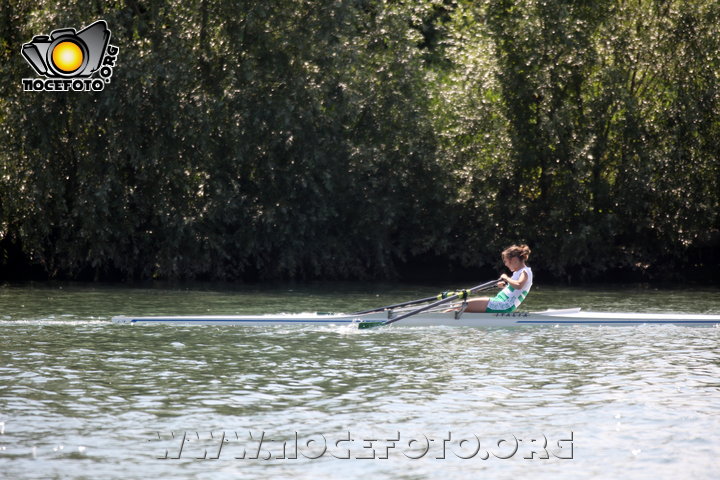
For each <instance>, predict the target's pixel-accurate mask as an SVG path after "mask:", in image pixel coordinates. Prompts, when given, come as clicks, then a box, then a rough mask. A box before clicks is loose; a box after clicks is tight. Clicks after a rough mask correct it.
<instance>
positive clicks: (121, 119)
mask: <svg viewBox="0 0 720 480" xmlns="http://www.w3.org/2000/svg"><path fill="white" fill-rule="evenodd" d="M0 9H1V10H0V59H1V61H0V125H1V126H0V146H1V147H2V148H0V279H2V278H18V277H25V278H28V277H34V278H46V277H51V278H78V279H98V280H99V279H103V280H108V279H110V280H118V279H148V278H165V279H193V278H196V279H225V280H236V279H244V280H254V279H279V278H318V277H322V278H367V277H371V278H387V277H392V276H394V275H396V274H397V272H398V271H399V270H400V271H404V268H405V267H408V266H414V267H415V269H416V270H417V269H422V268H423V267H426V268H428V269H430V268H431V266H430V265H432V268H437V267H438V265H441V266H443V268H445V267H446V266H447V268H451V267H454V268H459V267H461V266H463V267H466V268H482V267H492V268H495V267H497V266H498V253H499V251H500V250H501V249H502V248H503V247H505V246H507V244H510V243H515V242H526V243H528V244H530V245H531V247H533V251H534V255H533V258H532V261H531V263H532V264H533V266H534V267H535V268H536V269H537V270H538V271H540V272H542V273H543V274H545V275H546V278H547V277H550V276H552V277H555V278H558V279H573V280H592V279H603V278H610V277H612V278H614V279H617V278H618V277H622V276H625V275H629V276H630V277H632V278H644V279H667V278H690V277H692V276H694V275H698V274H701V275H703V276H704V277H705V278H711V279H715V280H716V279H717V274H716V273H715V271H716V269H717V267H718V266H719V265H718V264H719V263H720V262H719V257H720V255H719V253H718V252H719V250H720V222H719V219H718V211H719V206H720V201H719V196H720V194H719V191H720V161H719V160H718V159H719V158H720V115H719V114H720V92H719V89H720V86H719V85H720V82H719V81H720V4H718V3H717V2H713V1H705V0H693V1H682V2H680V1H650V0H637V1H633V2H629V1H608V0H599V1H562V0H559V1H553V2H547V1H541V0H516V1H509V0H482V1H469V0H457V1H454V0H444V1H443V0H422V1H413V2H404V1H380V0H352V1H351V0H341V1H335V0H313V1H309V0H263V1H259V0H237V1H235V0H234V1H226V0H217V1H210V0H192V1H186V2H180V1H171V0H164V1H163V0H148V1H143V2H140V1H135V0H118V1H108V2H89V3H88V2H78V1H70V2H67V3H66V4H65V5H64V6H63V7H62V8H60V7H58V6H57V3H55V2H46V1H36V2H28V1H18V0H7V1H5V2H3V3H2V6H0ZM97 19H105V20H106V21H107V22H108V25H109V27H110V29H111V31H112V35H113V37H112V40H111V43H112V44H113V45H117V46H119V47H120V53H119V57H118V65H117V67H116V69H115V72H114V76H113V78H112V82H111V83H110V84H108V85H107V86H106V88H105V90H104V91H102V92H99V93H85V92H84V93H72V92H67V93H63V92H23V91H22V87H21V79H22V78H27V77H33V76H34V72H33V71H32V69H31V68H30V66H29V65H28V64H27V63H26V62H25V61H24V59H23V58H22V57H21V55H20V53H19V52H20V49H21V46H22V44H23V43H26V42H28V41H30V40H31V39H32V37H33V36H34V35H40V34H49V32H50V31H52V30H54V29H56V28H61V27H70V26H72V27H76V28H81V27H83V26H85V25H88V24H90V23H92V22H93V21H95V20H97Z"/></svg>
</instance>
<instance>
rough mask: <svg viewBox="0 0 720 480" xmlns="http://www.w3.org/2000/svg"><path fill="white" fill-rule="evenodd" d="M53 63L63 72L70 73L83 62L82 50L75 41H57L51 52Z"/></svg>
mask: <svg viewBox="0 0 720 480" xmlns="http://www.w3.org/2000/svg"><path fill="white" fill-rule="evenodd" d="M52 62H53V64H54V65H55V66H56V67H57V68H58V69H60V70H61V71H63V72H65V73H71V72H74V71H75V70H77V69H78V68H80V67H81V66H82V64H83V52H82V50H81V49H80V46H79V45H78V44H76V43H75V42H69V41H65V42H61V43H58V44H57V45H56V46H55V48H54V49H53V52H52Z"/></svg>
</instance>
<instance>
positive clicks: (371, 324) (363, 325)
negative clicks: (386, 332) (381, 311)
mask: <svg viewBox="0 0 720 480" xmlns="http://www.w3.org/2000/svg"><path fill="white" fill-rule="evenodd" d="M383 325H385V321H383V320H364V321H362V322H360V323H358V324H357V326H358V329H360V330H363V329H368V328H375V327H382V326H383Z"/></svg>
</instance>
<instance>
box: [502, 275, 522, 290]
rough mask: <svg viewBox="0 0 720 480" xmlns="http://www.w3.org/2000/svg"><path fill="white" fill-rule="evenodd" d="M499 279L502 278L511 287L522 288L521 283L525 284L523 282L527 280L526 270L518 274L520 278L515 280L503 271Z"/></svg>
mask: <svg viewBox="0 0 720 480" xmlns="http://www.w3.org/2000/svg"><path fill="white" fill-rule="evenodd" d="M500 278H501V279H503V280H504V281H505V282H506V283H507V284H508V285H510V286H511V287H513V288H514V289H515V290H520V289H522V287H523V285H525V282H527V279H528V274H527V272H522V273H521V274H520V278H518V279H517V280H513V279H512V278H510V277H508V276H507V275H505V274H504V273H503V274H502V275H501V276H500Z"/></svg>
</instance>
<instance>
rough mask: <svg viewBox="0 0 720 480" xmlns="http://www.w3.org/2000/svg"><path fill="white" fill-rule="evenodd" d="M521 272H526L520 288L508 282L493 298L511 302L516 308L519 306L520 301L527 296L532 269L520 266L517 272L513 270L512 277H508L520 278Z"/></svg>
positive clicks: (530, 285) (531, 278) (530, 283)
mask: <svg viewBox="0 0 720 480" xmlns="http://www.w3.org/2000/svg"><path fill="white" fill-rule="evenodd" d="M523 272H525V273H527V280H525V284H524V285H523V286H522V288H518V289H516V288H513V287H512V286H511V285H510V284H508V285H505V288H503V289H502V290H501V291H500V293H498V294H497V296H496V297H495V298H496V299H498V300H500V301H503V302H508V303H509V302H512V304H513V305H515V307H516V308H517V307H519V306H520V304H521V303H522V301H523V300H525V297H527V294H528V292H529V291H530V288H532V282H533V274H532V269H531V268H530V267H527V266H526V267H525V268H521V269H520V270H518V271H517V272H514V273H513V274H512V277H510V278H512V279H513V280H520V275H522V273H523Z"/></svg>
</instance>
